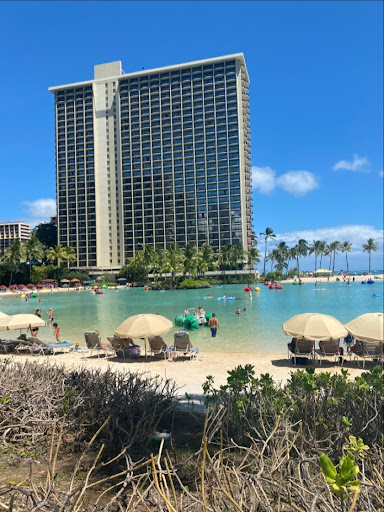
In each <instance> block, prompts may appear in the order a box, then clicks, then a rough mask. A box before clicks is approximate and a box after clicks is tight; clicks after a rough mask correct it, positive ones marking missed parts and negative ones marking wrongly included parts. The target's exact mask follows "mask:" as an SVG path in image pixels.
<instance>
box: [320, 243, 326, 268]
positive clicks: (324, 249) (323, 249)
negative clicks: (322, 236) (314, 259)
mask: <svg viewBox="0 0 384 512" xmlns="http://www.w3.org/2000/svg"><path fill="white" fill-rule="evenodd" d="M326 247H327V244H326V243H325V242H324V240H320V268H323V267H322V266H321V263H322V261H323V256H325V251H326Z"/></svg>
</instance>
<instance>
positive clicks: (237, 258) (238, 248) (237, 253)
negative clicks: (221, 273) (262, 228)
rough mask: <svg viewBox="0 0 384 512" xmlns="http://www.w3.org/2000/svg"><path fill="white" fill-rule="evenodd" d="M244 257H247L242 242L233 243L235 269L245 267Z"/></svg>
mask: <svg viewBox="0 0 384 512" xmlns="http://www.w3.org/2000/svg"><path fill="white" fill-rule="evenodd" d="M244 257H245V254H244V249H243V246H242V245H241V244H233V246H232V257H231V260H232V261H231V263H232V265H233V268H234V269H235V270H237V268H238V267H240V269H242V268H243V265H244Z"/></svg>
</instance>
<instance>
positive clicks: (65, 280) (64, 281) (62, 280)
mask: <svg viewBox="0 0 384 512" xmlns="http://www.w3.org/2000/svg"><path fill="white" fill-rule="evenodd" d="M60 282H61V283H70V280H69V279H60Z"/></svg>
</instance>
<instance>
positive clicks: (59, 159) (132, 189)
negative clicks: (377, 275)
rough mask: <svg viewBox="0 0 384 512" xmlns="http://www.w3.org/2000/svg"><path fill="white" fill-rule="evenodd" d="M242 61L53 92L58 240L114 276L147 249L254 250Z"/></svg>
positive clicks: (117, 70)
mask: <svg viewBox="0 0 384 512" xmlns="http://www.w3.org/2000/svg"><path fill="white" fill-rule="evenodd" d="M248 85H249V78H248V73H247V69H246V65H245V61H244V56H243V54H242V53H238V54H234V55H227V56H224V57H217V58H212V59H206V60H200V61H195V62H188V63H185V64H180V65H176V66H167V67H163V68H157V69H152V70H142V71H139V72H136V73H128V74H124V73H123V72H122V70H121V62H120V61H118V62H111V63H109V64H101V65H98V66H95V74H94V79H93V80H90V81H87V82H78V83H73V84H68V85H62V86H58V87H52V88H50V89H49V90H50V91H51V92H53V93H54V95H55V119H56V121H55V122H56V167H57V214H58V217H57V225H58V242H59V243H60V244H62V245H71V246H73V247H74V248H75V250H76V254H77V256H78V261H77V266H78V267H81V268H88V269H92V268H95V269H96V268H99V269H118V268H120V267H121V266H122V265H124V264H126V262H127V261H128V258H130V257H131V256H133V255H134V254H135V252H136V251H139V250H142V249H143V247H144V246H145V245H146V244H151V245H153V246H154V247H155V248H156V249H157V248H166V247H167V246H168V245H169V244H170V243H171V242H174V241H175V242H177V243H178V244H179V245H180V246H184V245H185V244H186V243H187V242H191V243H193V244H196V245H197V246H198V247H201V246H202V245H203V244H204V243H208V244H210V245H211V246H212V247H213V248H214V249H219V248H222V247H224V246H225V245H227V244H237V243H239V244H242V245H243V247H244V249H247V248H248V247H249V246H250V245H251V242H252V209H251V156H250V129H249V99H248Z"/></svg>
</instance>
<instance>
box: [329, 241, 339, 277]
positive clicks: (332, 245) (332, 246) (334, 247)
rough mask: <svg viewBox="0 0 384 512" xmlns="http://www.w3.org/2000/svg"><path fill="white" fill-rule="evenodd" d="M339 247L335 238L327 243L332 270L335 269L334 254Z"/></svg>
mask: <svg viewBox="0 0 384 512" xmlns="http://www.w3.org/2000/svg"><path fill="white" fill-rule="evenodd" d="M339 249H340V242H339V241H338V240H335V241H334V242H331V243H330V244H329V251H330V254H333V265H332V272H334V271H335V259H336V254H339V253H338V252H337V251H338V250H339Z"/></svg>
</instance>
